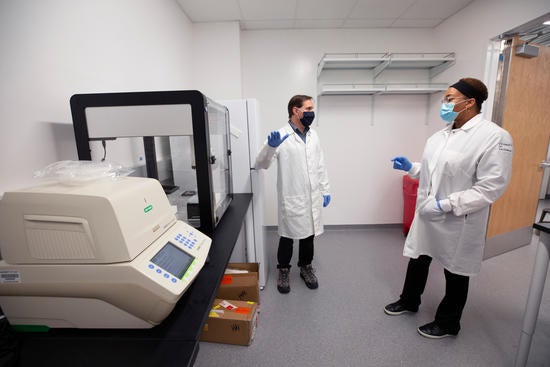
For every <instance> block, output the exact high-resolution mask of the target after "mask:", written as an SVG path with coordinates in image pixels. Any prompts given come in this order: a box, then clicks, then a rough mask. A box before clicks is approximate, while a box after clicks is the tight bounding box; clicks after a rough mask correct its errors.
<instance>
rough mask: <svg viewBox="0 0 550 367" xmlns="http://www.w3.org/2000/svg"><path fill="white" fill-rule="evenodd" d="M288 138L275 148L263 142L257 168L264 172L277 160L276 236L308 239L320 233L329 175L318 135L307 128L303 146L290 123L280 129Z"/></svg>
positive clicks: (327, 193)
mask: <svg viewBox="0 0 550 367" xmlns="http://www.w3.org/2000/svg"><path fill="white" fill-rule="evenodd" d="M279 133H280V134H281V137H284V136H285V135H286V134H289V136H288V138H287V139H286V140H285V141H284V142H283V143H282V144H281V145H279V146H278V147H277V148H273V147H271V146H269V144H267V140H266V141H265V143H264V145H263V147H262V149H261V150H260V152H259V154H258V157H257V158H256V165H255V166H256V168H257V169H261V168H263V169H267V168H269V166H270V165H271V163H272V162H273V159H277V163H278V164H277V193H278V219H279V230H278V232H279V236H283V237H288V238H292V239H302V238H307V237H309V236H311V235H316V236H318V235H320V234H321V233H323V221H322V216H321V211H322V208H323V195H329V194H330V193H329V190H330V188H329V183H328V175H327V170H326V167H325V161H324V158H323V152H322V151H321V144H320V143H319V137H318V136H317V133H316V132H315V131H313V130H312V129H309V131H308V132H307V135H306V143H304V141H303V140H302V138H300V136H298V135H297V134H296V132H295V131H294V130H293V129H292V128H291V127H290V125H289V124H287V125H285V126H284V127H283V128H281V129H279Z"/></svg>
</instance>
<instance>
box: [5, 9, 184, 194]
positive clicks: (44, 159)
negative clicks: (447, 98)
mask: <svg viewBox="0 0 550 367" xmlns="http://www.w3.org/2000/svg"><path fill="white" fill-rule="evenodd" d="M191 50H192V24H191V22H190V21H189V20H188V18H187V17H186V16H185V14H184V13H183V12H182V11H181V9H180V7H179V6H178V5H177V3H176V2H175V1H174V0H141V1H135V0H117V1H111V0H94V1H82V0H47V1H30V0H21V1H5V0H2V1H0V54H1V55H2V57H0V72H1V75H2V82H1V83H0V131H1V133H0V157H1V158H0V172H2V175H1V177H2V178H1V179H0V192H3V191H6V190H11V189H17V188H20V187H22V186H28V185H32V184H33V179H32V173H33V171H34V170H36V169H40V168H42V167H44V166H46V165H48V164H50V163H52V162H55V161H58V160H65V159H70V160H73V159H77V154H76V147H75V140H74V134H73V129H72V118H71V113H70V106H69V98H70V97H71V95H73V94H75V93H92V92H119V91H143V90H170V89H190V88H191V75H192V66H191V63H192V58H191Z"/></svg>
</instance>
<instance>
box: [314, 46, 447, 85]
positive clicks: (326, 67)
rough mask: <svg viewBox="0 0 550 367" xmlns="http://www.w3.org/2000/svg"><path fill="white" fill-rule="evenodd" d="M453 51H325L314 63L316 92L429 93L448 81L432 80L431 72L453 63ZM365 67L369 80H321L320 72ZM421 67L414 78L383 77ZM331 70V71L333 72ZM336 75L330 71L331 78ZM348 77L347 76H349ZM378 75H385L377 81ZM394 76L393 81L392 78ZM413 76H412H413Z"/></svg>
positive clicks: (433, 74)
mask: <svg viewBox="0 0 550 367" xmlns="http://www.w3.org/2000/svg"><path fill="white" fill-rule="evenodd" d="M454 62H455V54H454V53H453V52H449V53H389V52H388V53H355V54H325V55H323V57H322V58H321V61H320V62H319V64H318V67H317V82H318V93H317V94H318V95H333V94H419V93H420V94H430V93H435V92H440V91H444V90H446V89H447V88H448V84H447V83H432V79H433V77H434V76H436V75H438V74H440V73H441V72H442V71H444V70H446V69H447V68H449V67H450V66H452V65H453V64H454ZM353 70H360V71H367V72H368V78H369V79H370V82H363V81H361V82H357V83H356V82H350V81H349V80H345V79H346V78H345V77H344V75H343V74H344V73H342V82H338V83H334V82H331V81H326V80H322V79H323V77H322V75H323V72H332V71H342V72H345V71H353ZM390 70H392V71H405V72H406V71H424V73H421V77H420V78H418V76H417V75H415V76H416V79H415V80H403V79H409V78H403V75H404V74H403V73H402V72H400V73H397V75H398V77H396V78H394V77H392V76H388V77H386V78H382V77H383V76H384V75H383V74H384V73H385V72H387V71H390ZM333 74H334V73H333ZM334 78H335V79H338V77H337V76H336V77H335V76H334V75H333V79H334ZM348 79H349V78H348ZM380 79H385V80H384V81H383V82H379V80H380ZM394 79H395V81H394ZM413 79H414V78H413Z"/></svg>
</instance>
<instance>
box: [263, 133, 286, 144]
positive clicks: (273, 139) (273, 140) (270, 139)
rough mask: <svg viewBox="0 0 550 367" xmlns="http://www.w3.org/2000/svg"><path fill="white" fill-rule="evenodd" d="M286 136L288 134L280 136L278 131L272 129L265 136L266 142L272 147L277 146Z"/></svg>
mask: <svg viewBox="0 0 550 367" xmlns="http://www.w3.org/2000/svg"><path fill="white" fill-rule="evenodd" d="M286 138H288V134H286V135H285V136H283V137H282V138H281V134H280V133H279V132H278V131H272V132H271V134H269V135H268V136H267V144H269V146H270V147H272V148H277V147H278V146H279V145H281V144H282V143H283V141H285V139H286Z"/></svg>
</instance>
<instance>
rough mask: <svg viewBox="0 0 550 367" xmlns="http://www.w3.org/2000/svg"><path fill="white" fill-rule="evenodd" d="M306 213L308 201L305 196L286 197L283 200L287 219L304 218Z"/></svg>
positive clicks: (284, 213)
mask: <svg viewBox="0 0 550 367" xmlns="http://www.w3.org/2000/svg"><path fill="white" fill-rule="evenodd" d="M306 212H307V208H306V199H305V196H304V195H296V196H286V197H285V198H284V199H283V215H284V216H285V217H302V216H304V215H305V214H306Z"/></svg>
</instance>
